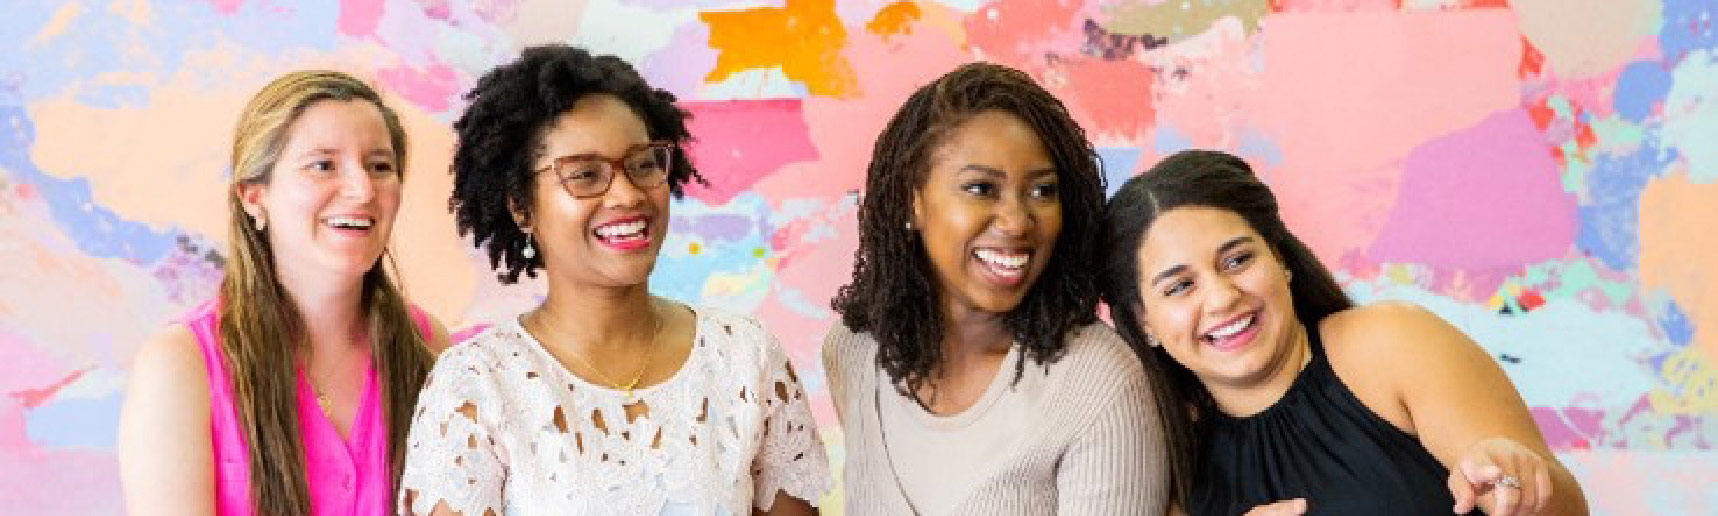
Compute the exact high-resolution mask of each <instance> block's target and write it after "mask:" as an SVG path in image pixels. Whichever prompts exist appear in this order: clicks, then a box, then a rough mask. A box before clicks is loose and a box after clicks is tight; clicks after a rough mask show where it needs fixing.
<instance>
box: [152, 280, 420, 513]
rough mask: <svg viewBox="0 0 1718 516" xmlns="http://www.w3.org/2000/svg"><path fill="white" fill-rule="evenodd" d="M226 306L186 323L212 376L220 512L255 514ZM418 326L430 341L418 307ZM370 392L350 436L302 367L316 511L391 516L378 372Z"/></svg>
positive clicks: (302, 417)
mask: <svg viewBox="0 0 1718 516" xmlns="http://www.w3.org/2000/svg"><path fill="white" fill-rule="evenodd" d="M219 307H220V304H219V302H218V301H217V300H210V301H208V302H205V303H203V304H202V305H201V306H198V307H197V308H196V309H193V310H191V312H190V313H189V314H187V315H186V316H185V319H184V323H185V325H186V326H188V327H190V329H191V333H193V334H195V335H196V336H197V347H198V348H200V349H201V350H202V352H203V366H204V368H205V369H207V371H208V373H209V426H210V430H212V432H211V434H210V437H211V439H212V440H213V444H214V447H215V449H214V452H215V514H217V515H219V516H250V515H251V499H250V494H251V491H250V456H249V455H248V454H246V448H245V436H244V432H243V431H241V430H240V429H239V419H238V412H237V408H236V407H234V406H233V384H232V381H231V380H230V379H229V377H228V376H227V366H226V361H225V360H222V354H221V345H220V325H219V319H220V310H219ZM411 315H412V322H413V323H414V324H415V326H417V329H418V334H419V335H422V336H423V337H424V338H426V339H427V338H430V335H431V332H430V326H429V319H428V317H427V316H425V315H424V312H423V311H422V310H419V309H418V308H417V307H416V306H413V307H411ZM365 371H367V372H366V373H365V375H364V394H363V395H362V397H361V398H359V402H358V414H357V417H356V418H355V419H353V421H352V426H351V428H348V429H347V431H346V437H345V438H341V436H340V433H339V432H338V431H336V430H335V429H334V423H332V422H330V421H329V420H328V418H327V417H326V416H323V415H322V410H321V409H320V408H318V407H317V405H316V394H315V391H313V390H312V388H311V386H310V382H309V381H308V380H306V379H305V378H304V370H303V369H299V370H298V371H297V372H296V374H295V376H296V377H297V378H298V382H297V383H298V426H299V435H300V436H301V437H300V438H301V439H303V446H304V478H305V481H306V483H307V484H309V487H310V511H311V514H312V515H315V516H369V515H384V514H389V511H388V509H389V507H390V505H391V503H392V502H393V500H392V495H393V493H391V492H390V490H389V489H388V429H387V421H386V418H385V416H383V413H382V407H381V393H380V392H378V391H377V385H376V368H375V367H374V366H373V365H372V366H371V367H366V368H365Z"/></svg>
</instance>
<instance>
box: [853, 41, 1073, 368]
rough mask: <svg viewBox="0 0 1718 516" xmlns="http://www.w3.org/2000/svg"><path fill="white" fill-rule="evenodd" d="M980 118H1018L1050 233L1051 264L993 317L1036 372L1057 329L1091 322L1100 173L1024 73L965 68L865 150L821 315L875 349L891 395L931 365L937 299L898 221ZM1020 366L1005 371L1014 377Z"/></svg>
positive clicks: (1055, 343)
mask: <svg viewBox="0 0 1718 516" xmlns="http://www.w3.org/2000/svg"><path fill="white" fill-rule="evenodd" d="M986 111H1002V112H1006V113H1009V114H1012V115H1014V116H1016V117H1019V118H1020V120H1021V121H1023V122H1025V123H1026V125H1028V126H1030V127H1031V128H1032V129H1033V131H1034V132H1036V133H1037V135H1038V138H1040V139H1041V140H1043V142H1044V147H1045V148H1046V149H1047V150H1048V151H1049V154H1050V160H1051V162H1052V163H1054V165H1055V168H1056V175H1057V179H1058V181H1059V182H1058V185H1059V186H1058V189H1057V191H1058V193H1057V196H1058V198H1059V200H1060V202H1061V205H1062V231H1061V234H1059V235H1057V237H1056V247H1055V251H1054V253H1053V254H1052V257H1053V258H1052V259H1051V261H1050V263H1049V264H1048V265H1046V266H1045V268H1044V272H1043V274H1042V275H1041V276H1040V277H1039V278H1038V280H1037V281H1036V282H1034V283H1033V284H1032V286H1031V289H1030V290H1028V291H1027V293H1026V297H1025V299H1023V300H1021V302H1020V305H1019V306H1016V307H1015V308H1014V310H1012V311H1010V312H1009V313H1008V314H1007V315H1005V316H1004V317H1003V324H1004V326H1006V328H1007V330H1008V332H1009V334H1011V335H1013V337H1014V338H1015V340H1016V341H1017V342H1018V343H1019V344H1018V345H1019V346H1020V347H1021V349H1022V351H1023V352H1024V354H1025V355H1026V356H1027V357H1029V358H1031V359H1032V360H1033V361H1034V362H1035V363H1037V364H1040V365H1044V366H1048V365H1049V364H1051V363H1054V362H1055V361H1057V360H1059V359H1061V356H1062V353H1063V352H1064V351H1065V350H1066V348H1067V343H1066V341H1065V337H1066V335H1067V334H1068V332H1069V331H1071V330H1073V329H1075V328H1077V327H1079V326H1083V325H1087V324H1091V323H1093V322H1095V321H1096V320H1097V312H1096V308H1097V302H1098V297H1099V291H1098V286H1097V274H1096V269H1095V268H1093V267H1091V266H1090V265H1091V264H1092V263H1096V261H1097V257H1098V245H1097V242H1098V217H1099V216H1100V215H1101V214H1102V211H1103V205H1104V176H1103V174H1102V172H1101V169H1100V164H1099V161H1098V155H1097V151H1095V150H1093V149H1092V144H1091V143H1090V142H1089V141H1087V140H1086V132H1085V130H1084V129H1082V128H1081V127H1080V125H1079V123H1078V122H1075V121H1074V119H1073V117H1072V116H1070V115H1069V114H1068V110H1067V108H1066V107H1064V106H1063V105H1062V103H1061V101H1058V100H1056V97H1054V96H1052V95H1051V94H1050V92H1048V91H1045V90H1044V88H1042V87H1040V86H1039V85H1038V84H1037V83H1035V82H1033V81H1032V78H1031V77H1029V76H1027V75H1026V74H1025V73H1024V72H1021V71H1019V70H1015V69H1012V68H1008V67H1006V66H1002V65H997V64H991V63H968V64H965V65H961V66H960V67H958V68H955V69H954V71H951V72H949V73H947V74H944V75H943V76H942V77H940V78H938V79H937V80H936V81H933V82H931V83H930V84H927V85H925V86H923V87H921V88H919V89H918V91H916V92H914V93H913V95H912V97H910V98H908V99H907V102H906V104H903V105H902V106H901V108H900V110H899V111H896V112H895V116H894V117H893V118H891V119H890V120H889V124H888V125H887V126H886V127H885V128H884V129H883V133H882V134H881V135H879V136H878V137H877V142H876V145H875V147H874V148H873V149H872V151H871V164H870V167H869V168H868V169H867V170H866V174H865V193H864V198H863V199H862V200H861V201H860V205H859V249H858V251H856V252H855V253H854V267H853V280H852V282H851V283H848V284H847V285H845V286H843V287H841V289H840V291H839V292H838V293H837V294H836V296H835V299H834V300H833V301H832V302H831V307H832V308H834V309H835V311H836V312H838V313H840V314H841V322H842V323H843V324H845V325H846V326H847V328H848V329H850V330H852V331H854V332H856V333H857V332H869V333H870V334H871V336H872V338H874V339H876V341H877V344H878V353H877V365H878V366H880V367H881V368H882V369H883V371H885V372H887V373H888V374H889V378H890V379H891V380H893V383H894V384H895V385H896V387H897V388H898V389H901V390H902V392H903V393H908V392H911V391H914V390H917V389H918V388H919V387H921V386H923V385H924V382H925V380H926V379H927V378H929V377H930V376H931V375H932V374H933V372H934V371H935V370H936V369H937V368H938V367H939V366H940V365H941V363H942V360H943V356H942V348H941V346H940V345H939V343H940V342H941V341H942V335H943V331H944V321H943V320H942V310H941V309H940V308H941V307H940V306H939V304H940V303H941V299H942V297H943V296H942V295H941V294H940V293H939V292H938V290H937V288H938V285H937V281H936V277H935V275H934V274H933V270H932V266H931V263H930V259H929V257H928V256H927V255H926V254H925V249H924V246H923V245H922V244H921V243H920V242H919V240H918V237H917V235H916V234H914V233H913V232H912V231H911V230H909V229H907V227H906V224H907V222H908V220H909V219H910V217H911V213H912V199H913V192H915V191H917V190H918V189H919V188H921V187H922V186H923V185H924V181H925V178H926V176H927V175H928V171H929V170H930V155H931V152H932V151H933V150H935V149H936V148H937V147H939V146H940V145H942V144H943V142H944V140H946V139H947V138H948V136H949V134H950V133H952V132H953V131H954V130H955V129H956V128H958V127H959V126H960V125H961V124H962V123H964V122H966V121H967V120H969V119H971V118H972V117H973V116H974V115H977V114H979V113H982V112H986ZM1024 368H1025V361H1020V362H1016V364H1015V371H1014V375H1015V380H1019V378H1020V374H1021V373H1022V372H1023V370H1024Z"/></svg>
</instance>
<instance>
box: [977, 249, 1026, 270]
mask: <svg viewBox="0 0 1718 516" xmlns="http://www.w3.org/2000/svg"><path fill="white" fill-rule="evenodd" d="M973 254H975V255H978V259H980V260H984V262H985V263H987V264H990V265H993V266H995V267H999V268H1003V269H1019V268H1021V267H1025V266H1026V262H1028V261H1030V260H1031V259H1032V255H1030V254H1026V253H1021V254H1002V253H1001V252H998V251H996V250H995V249H979V250H977V251H973Z"/></svg>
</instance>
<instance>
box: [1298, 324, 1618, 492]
mask: <svg viewBox="0 0 1718 516" xmlns="http://www.w3.org/2000/svg"><path fill="white" fill-rule="evenodd" d="M1339 317H1342V318H1344V319H1346V320H1344V321H1341V322H1336V323H1333V324H1334V325H1335V326H1336V327H1339V329H1336V331H1333V332H1332V333H1333V338H1349V339H1352V342H1355V343H1356V345H1353V346H1339V345H1333V346H1332V347H1331V349H1332V350H1333V351H1332V352H1331V353H1332V357H1333V359H1332V361H1333V364H1334V363H1335V361H1336V360H1337V358H1335V357H1336V356H1337V353H1339V352H1338V351H1335V350H1337V349H1341V350H1342V351H1340V353H1341V354H1342V355H1343V356H1342V360H1344V361H1351V362H1350V363H1352V364H1356V365H1355V366H1354V367H1350V368H1347V369H1348V370H1349V371H1351V372H1352V373H1350V374H1361V375H1367V376H1371V378H1366V379H1361V380H1360V381H1359V382H1357V383H1358V384H1377V385H1387V386H1390V387H1388V389H1389V390H1390V391H1391V392H1393V393H1395V395H1394V397H1395V398H1397V399H1399V400H1400V403H1401V408H1402V409H1405V411H1406V414H1407V419H1408V425H1407V428H1408V429H1409V431H1410V432H1411V433H1414V434H1416V435H1417V436H1418V437H1419V439H1420V442H1421V444H1422V445H1424V446H1425V447H1426V449H1427V451H1429V452H1431V454H1432V456H1433V457H1436V458H1437V459H1438V461H1439V462H1441V463H1443V464H1444V466H1445V467H1447V468H1449V470H1450V472H1451V473H1450V479H1449V486H1448V487H1449V488H1450V490H1451V492H1452V494H1453V495H1454V496H1455V498H1456V501H1457V507H1455V508H1454V509H1456V510H1457V511H1458V512H1465V509H1466V508H1470V507H1471V505H1472V503H1473V502H1477V504H1478V506H1479V508H1481V509H1483V510H1485V512H1486V513H1487V514H1493V515H1497V514H1547V515H1585V514H1587V503H1586V499H1585V498H1584V497H1583V495H1582V493H1581V486H1580V485H1579V484H1578V483H1577V482H1576V480H1575V477H1574V476H1573V475H1571V474H1570V473H1569V471H1568V470H1567V469H1566V468H1564V467H1563V465H1562V464H1561V463H1559V462H1558V461H1557V457H1556V456H1555V455H1553V454H1552V453H1551V450H1550V447H1549V446H1547V445H1546V444H1545V439H1544V437H1543V436H1541V435H1540V433H1539V428H1538V426H1536V425H1535V424H1534V423H1533V418H1532V416H1530V415H1529V414H1528V412H1527V404H1526V402H1524V401H1522V399H1521V395H1520V393H1518V392H1517V391H1516V390H1515V385H1514V384H1512V383H1510V381H1509V378H1508V376H1506V375H1505V374H1504V373H1503V370H1502V369H1501V368H1499V367H1498V366H1497V363H1496V362H1494V361H1492V359H1491V356H1490V355H1489V354H1487V353H1486V352H1485V350H1483V349H1481V348H1480V347H1479V345H1478V344H1475V343H1474V342H1473V340H1472V339H1469V338H1468V337H1467V336H1466V335H1464V334H1462V333H1461V331H1460V330H1457V329H1456V328H1455V327H1453V326H1450V325H1449V324H1448V323H1446V322H1444V321H1443V320H1442V319H1439V318H1438V317H1437V316H1436V315H1434V314H1432V313H1431V312H1428V311H1425V310H1423V309H1420V308H1418V307H1414V306H1411V305H1406V304H1400V303H1386V304H1381V305H1375V306H1369V307H1364V308H1359V309H1355V310H1351V311H1350V312H1348V313H1345V314H1343V315H1341V316H1339ZM1405 357H1412V359H1411V360H1405V359H1404V358H1405ZM1503 475H1509V476H1512V477H1515V479H1517V480H1518V481H1519V484H1520V486H1518V487H1516V486H1508V485H1507V484H1508V482H1504V483H1503V484H1497V483H1496V481H1497V480H1499V479H1500V478H1501V476H1503ZM1464 500H1465V501H1466V502H1467V503H1464Z"/></svg>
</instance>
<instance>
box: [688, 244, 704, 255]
mask: <svg viewBox="0 0 1718 516" xmlns="http://www.w3.org/2000/svg"><path fill="white" fill-rule="evenodd" d="M700 250H701V249H700V247H699V246H698V243H697V242H693V243H690V244H686V254H690V255H692V256H697V255H698V251H700Z"/></svg>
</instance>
